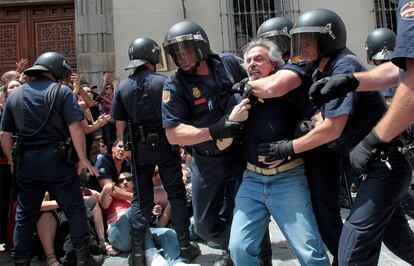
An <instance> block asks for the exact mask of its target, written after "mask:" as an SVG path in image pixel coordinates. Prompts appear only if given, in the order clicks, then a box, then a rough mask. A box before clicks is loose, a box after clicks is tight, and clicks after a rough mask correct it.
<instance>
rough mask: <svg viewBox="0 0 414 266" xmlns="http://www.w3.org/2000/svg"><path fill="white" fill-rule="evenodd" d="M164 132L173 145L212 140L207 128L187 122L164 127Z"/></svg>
mask: <svg viewBox="0 0 414 266" xmlns="http://www.w3.org/2000/svg"><path fill="white" fill-rule="evenodd" d="M165 133H166V135H167V139H168V141H169V142H170V143H171V144H173V145H174V144H179V145H194V144H198V143H202V142H205V141H209V140H212V138H211V136H210V132H209V130H208V128H197V127H194V126H191V125H187V124H179V125H177V126H175V127H169V128H166V129H165Z"/></svg>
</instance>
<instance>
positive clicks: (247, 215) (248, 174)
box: [229, 66, 329, 265]
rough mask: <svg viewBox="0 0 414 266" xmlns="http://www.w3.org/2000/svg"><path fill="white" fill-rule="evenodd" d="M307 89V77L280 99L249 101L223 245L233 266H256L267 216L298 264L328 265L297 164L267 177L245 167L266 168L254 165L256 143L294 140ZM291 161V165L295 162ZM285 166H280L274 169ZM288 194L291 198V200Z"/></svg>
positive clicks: (305, 110)
mask: <svg viewBox="0 0 414 266" xmlns="http://www.w3.org/2000/svg"><path fill="white" fill-rule="evenodd" d="M292 67H293V66H292ZM309 85H310V76H309V75H308V76H307V78H305V77H304V82H303V84H302V86H301V87H299V88H297V89H295V90H293V91H291V92H289V93H288V94H287V95H285V96H283V97H278V98H272V99H264V100H255V98H254V97H253V99H252V101H251V102H252V108H251V109H250V110H249V119H248V120H247V121H246V124H245V128H244V132H243V144H244V154H245V157H246V159H247V161H248V164H249V165H248V167H247V170H245V172H244V175H243V181H242V183H241V185H240V189H239V191H238V193H237V196H236V206H235V210H234V217H233V224H232V230H231V236H230V244H229V249H230V251H231V252H230V254H231V257H232V259H233V261H234V262H235V264H236V265H259V260H258V259H259V257H258V255H259V254H258V251H259V245H260V241H261V239H262V237H263V235H264V232H265V229H266V228H267V225H268V221H269V218H270V215H272V216H273V217H274V219H275V220H276V222H277V223H278V224H279V225H280V228H281V231H282V232H283V234H285V236H286V238H287V239H289V243H290V246H291V247H292V250H293V252H294V253H295V255H296V256H297V257H298V259H299V261H300V263H301V264H302V265H329V260H328V256H327V255H326V252H325V250H324V247H323V241H322V239H321V236H320V234H319V232H318V227H317V223H316V219H315V216H314V214H313V211H312V207H311V198H310V193H309V190H308V184H307V180H306V176H305V168H304V166H303V162H300V163H299V164H295V165H294V166H292V167H290V168H288V169H287V170H286V171H283V172H277V173H274V174H269V175H265V174H261V173H260V172H261V171H257V170H256V171H253V169H251V167H249V166H250V165H254V166H256V167H260V168H267V167H268V165H265V164H262V163H261V162H258V159H257V158H258V153H257V147H258V146H259V144H260V143H267V142H273V141H277V140H283V139H293V138H294V134H295V131H296V127H297V125H298V124H299V122H300V121H301V120H302V119H303V118H304V117H309V116H310V113H311V112H312V110H311V109H312V108H311V106H310V104H309V100H307V99H308V96H307V91H306V86H309ZM306 107H308V108H306ZM292 160H293V161H292V163H293V162H294V161H295V158H294V159H292ZM296 160H300V159H299V158H297V159H296ZM288 163H289V161H285V162H282V164H281V165H280V166H283V165H284V164H286V165H287V164H288ZM256 167H255V169H257V168H256ZM252 168H253V167H252ZM291 195H295V199H294V200H292V198H291ZM293 217H295V218H294V219H293ZM293 220H294V222H292V221H293ZM240 228H243V230H240Z"/></svg>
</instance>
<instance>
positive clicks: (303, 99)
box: [243, 64, 313, 167]
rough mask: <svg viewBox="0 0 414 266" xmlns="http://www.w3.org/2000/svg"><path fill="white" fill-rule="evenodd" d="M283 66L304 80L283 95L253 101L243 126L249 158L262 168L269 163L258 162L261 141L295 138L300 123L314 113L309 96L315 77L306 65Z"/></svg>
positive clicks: (249, 160) (245, 146)
mask: <svg viewBox="0 0 414 266" xmlns="http://www.w3.org/2000/svg"><path fill="white" fill-rule="evenodd" d="M282 69H286V70H289V71H293V72H295V73H297V74H298V75H299V77H300V78H301V80H302V83H301V85H300V86H299V87H298V88H295V89H294V90H292V91H290V92H289V93H287V94H286V95H284V96H282V97H277V98H271V99H263V100H260V101H256V100H253V101H252V108H251V109H250V110H249V119H248V120H247V121H246V124H245V128H244V134H243V143H244V153H245V157H246V160H247V161H248V162H250V163H252V164H254V165H257V166H260V167H267V165H265V164H262V163H259V162H258V161H257V156H258V154H257V147H258V145H259V143H264V142H273V141H278V140H283V139H293V138H294V133H295V130H296V127H297V125H298V124H299V122H300V121H301V120H302V119H303V118H305V117H307V118H309V117H310V116H312V114H313V111H312V106H311V103H310V101H309V97H308V90H309V87H310V84H311V82H312V79H311V75H310V74H307V72H306V65H304V64H302V65H298V64H287V65H286V66H284V67H283V68H282Z"/></svg>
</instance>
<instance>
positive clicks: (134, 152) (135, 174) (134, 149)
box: [124, 120, 141, 207]
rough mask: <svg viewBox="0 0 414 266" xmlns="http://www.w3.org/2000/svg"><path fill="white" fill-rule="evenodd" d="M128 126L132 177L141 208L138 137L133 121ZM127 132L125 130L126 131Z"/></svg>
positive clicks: (127, 123) (129, 121)
mask: <svg viewBox="0 0 414 266" xmlns="http://www.w3.org/2000/svg"><path fill="white" fill-rule="evenodd" d="M126 126H127V127H128V133H129V140H128V144H127V145H126V147H128V149H129V150H130V151H131V163H132V175H133V178H134V179H135V186H136V187H135V189H136V192H137V200H138V204H139V206H140V207H141V198H140V197H141V193H140V192H139V183H138V181H139V179H138V152H137V147H136V146H135V145H136V143H137V140H136V135H135V134H134V129H133V128H132V122H131V120H128V121H127V122H126ZM124 130H125V129H124Z"/></svg>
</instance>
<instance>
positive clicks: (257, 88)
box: [248, 69, 302, 99]
mask: <svg viewBox="0 0 414 266" xmlns="http://www.w3.org/2000/svg"><path fill="white" fill-rule="evenodd" d="M248 84H249V85H250V86H251V87H252V92H253V94H254V95H255V96H256V97H259V98H264V99H266V98H274V97H281V96H283V95H285V94H286V93H288V92H290V91H291V90H293V89H296V88H297V87H299V86H300V85H301V84H302V80H301V79H300V77H299V75H298V74H297V73H295V72H293V71H290V70H284V69H282V70H279V71H277V72H276V73H274V74H273V75H270V76H268V77H265V78H261V79H258V80H252V81H249V82H248Z"/></svg>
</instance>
